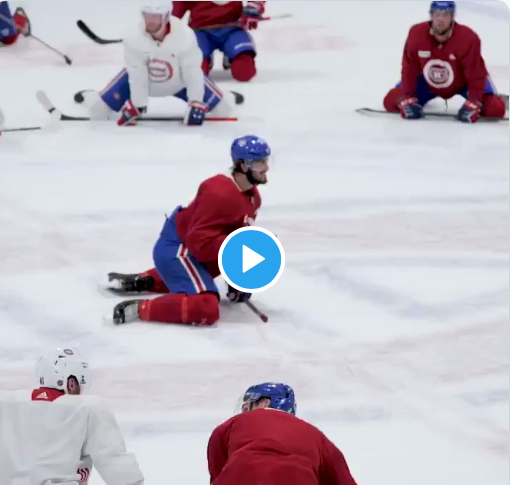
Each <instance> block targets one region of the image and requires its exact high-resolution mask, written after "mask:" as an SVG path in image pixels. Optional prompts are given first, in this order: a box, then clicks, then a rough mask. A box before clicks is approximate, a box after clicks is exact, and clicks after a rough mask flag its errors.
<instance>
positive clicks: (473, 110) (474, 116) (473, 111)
mask: <svg viewBox="0 0 510 485" xmlns="http://www.w3.org/2000/svg"><path fill="white" fill-rule="evenodd" d="M481 111H482V103H480V102H479V101H477V102H476V103H475V102H473V101H469V99H468V100H467V101H466V102H465V103H464V105H463V106H462V108H460V109H459V112H458V114H457V119H458V120H459V121H462V122H463V123H476V122H477V121H478V119H479V118H480V112H481Z"/></svg>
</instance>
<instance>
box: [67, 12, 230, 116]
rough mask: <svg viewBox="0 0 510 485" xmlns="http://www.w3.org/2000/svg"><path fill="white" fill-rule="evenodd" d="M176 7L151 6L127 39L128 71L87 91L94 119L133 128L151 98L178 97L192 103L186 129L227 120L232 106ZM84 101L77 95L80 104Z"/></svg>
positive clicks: (125, 41) (87, 98)
mask: <svg viewBox="0 0 510 485" xmlns="http://www.w3.org/2000/svg"><path fill="white" fill-rule="evenodd" d="M171 5H172V2H164V3H161V4H160V3H154V2H148V3H147V4H145V5H144V6H143V7H142V11H141V14H142V19H143V21H142V23H141V25H140V26H139V27H138V28H137V29H136V30H135V31H134V32H132V33H131V34H130V35H128V36H126V37H125V38H124V40H123V45H124V61H125V64H126V68H125V69H123V70H122V71H121V72H120V73H119V74H118V75H117V76H116V77H115V78H114V79H113V81H111V82H110V84H109V85H108V86H107V87H106V88H105V89H103V91H101V92H100V93H97V92H95V91H89V92H87V91H85V92H83V94H84V98H85V102H86V104H87V105H88V106H89V108H90V116H91V118H92V119H96V120H101V119H110V118H111V116H112V115H113V114H114V112H119V111H120V118H119V119H118V121H117V123H118V124H119V125H120V126H122V125H134V124H136V121H137V119H138V118H139V117H140V115H141V114H142V113H144V112H145V111H146V110H147V106H148V102H149V98H150V97H165V96H175V97H176V98H179V99H182V100H184V101H186V102H187V103H188V107H187V110H186V113H185V115H184V123H185V124H187V125H201V124H202V123H203V121H204V119H205V116H206V113H208V112H213V113H214V115H215V116H220V117H225V116H228V115H229V114H230V113H231V111H232V105H231V104H230V103H229V102H228V101H227V100H226V99H225V98H224V97H223V94H222V92H221V91H220V90H219V89H218V87H217V86H216V85H215V84H214V83H213V82H212V81H211V80H210V79H209V78H208V77H206V76H204V74H203V73H202V70H201V68H200V65H201V61H202V56H201V53H200V49H199V48H198V44H197V40H196V38H195V35H194V33H193V31H192V30H191V29H190V28H189V27H188V26H187V25H186V23H185V22H183V21H182V20H181V19H178V18H177V17H173V16H170V10H171ZM78 97H79V96H78V95H76V96H75V99H76V100H77V98H78Z"/></svg>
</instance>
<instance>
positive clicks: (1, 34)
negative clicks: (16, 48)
mask: <svg viewBox="0 0 510 485" xmlns="http://www.w3.org/2000/svg"><path fill="white" fill-rule="evenodd" d="M20 34H22V35H29V34H30V21H29V20H28V17H27V14H26V13H25V10H23V8H22V7H18V8H17V9H16V10H15V11H14V15H12V14H11V9H10V7H9V2H0V47H1V46H2V45H4V46H5V45H11V44H14V43H15V42H16V41H17V40H18V37H19V35H20Z"/></svg>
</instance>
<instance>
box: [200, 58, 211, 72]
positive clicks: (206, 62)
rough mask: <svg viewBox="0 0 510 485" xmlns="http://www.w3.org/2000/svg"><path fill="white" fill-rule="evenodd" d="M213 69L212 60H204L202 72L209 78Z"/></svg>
mask: <svg viewBox="0 0 510 485" xmlns="http://www.w3.org/2000/svg"><path fill="white" fill-rule="evenodd" d="M211 68H212V62H211V59H205V58H204V59H203V60H202V71H203V73H204V74H205V75H206V76H208V75H209V73H210V72H211Z"/></svg>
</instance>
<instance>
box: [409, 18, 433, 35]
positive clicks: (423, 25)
mask: <svg viewBox="0 0 510 485" xmlns="http://www.w3.org/2000/svg"><path fill="white" fill-rule="evenodd" d="M429 30H430V22H429V21H425V22H420V23H419V24H414V25H413V26H412V27H411V29H410V32H412V33H413V34H422V33H426V32H429Z"/></svg>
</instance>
